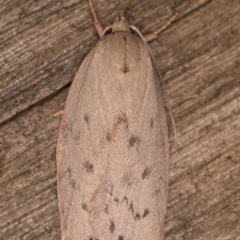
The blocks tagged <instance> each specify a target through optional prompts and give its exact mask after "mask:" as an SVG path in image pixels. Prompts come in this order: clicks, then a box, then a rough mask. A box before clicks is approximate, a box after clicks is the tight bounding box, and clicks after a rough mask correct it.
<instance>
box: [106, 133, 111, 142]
mask: <svg viewBox="0 0 240 240" xmlns="http://www.w3.org/2000/svg"><path fill="white" fill-rule="evenodd" d="M106 139H107V141H108V142H111V141H112V136H111V134H110V133H109V132H108V133H107V137H106Z"/></svg>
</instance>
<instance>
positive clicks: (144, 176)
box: [142, 167, 151, 179]
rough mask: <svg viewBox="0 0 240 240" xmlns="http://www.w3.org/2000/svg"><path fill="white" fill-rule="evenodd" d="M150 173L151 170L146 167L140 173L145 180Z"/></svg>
mask: <svg viewBox="0 0 240 240" xmlns="http://www.w3.org/2000/svg"><path fill="white" fill-rule="evenodd" d="M150 173H151V170H150V169H149V168H148V167H146V168H145V169H144V171H143V173H142V179H145V178H146V177H147V176H149V174H150Z"/></svg>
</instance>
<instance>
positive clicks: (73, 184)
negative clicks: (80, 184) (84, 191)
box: [70, 180, 76, 189]
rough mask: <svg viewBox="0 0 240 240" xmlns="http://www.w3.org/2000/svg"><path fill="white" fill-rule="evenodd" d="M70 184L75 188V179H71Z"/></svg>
mask: <svg viewBox="0 0 240 240" xmlns="http://www.w3.org/2000/svg"><path fill="white" fill-rule="evenodd" d="M70 185H71V187H72V188H73V189H76V181H75V180H71V181H70Z"/></svg>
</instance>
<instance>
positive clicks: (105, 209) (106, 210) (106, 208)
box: [104, 205, 108, 214]
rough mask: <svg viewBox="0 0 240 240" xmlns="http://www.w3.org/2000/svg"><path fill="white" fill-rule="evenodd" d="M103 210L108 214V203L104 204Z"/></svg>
mask: <svg viewBox="0 0 240 240" xmlns="http://www.w3.org/2000/svg"><path fill="white" fill-rule="evenodd" d="M104 211H105V213H106V214H108V205H106V207H105V208H104Z"/></svg>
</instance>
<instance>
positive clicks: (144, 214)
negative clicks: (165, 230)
mask: <svg viewBox="0 0 240 240" xmlns="http://www.w3.org/2000/svg"><path fill="white" fill-rule="evenodd" d="M148 214H149V209H148V208H146V209H145V210H144V212H143V216H142V217H143V218H145V217H146V216H147V215H148Z"/></svg>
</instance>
